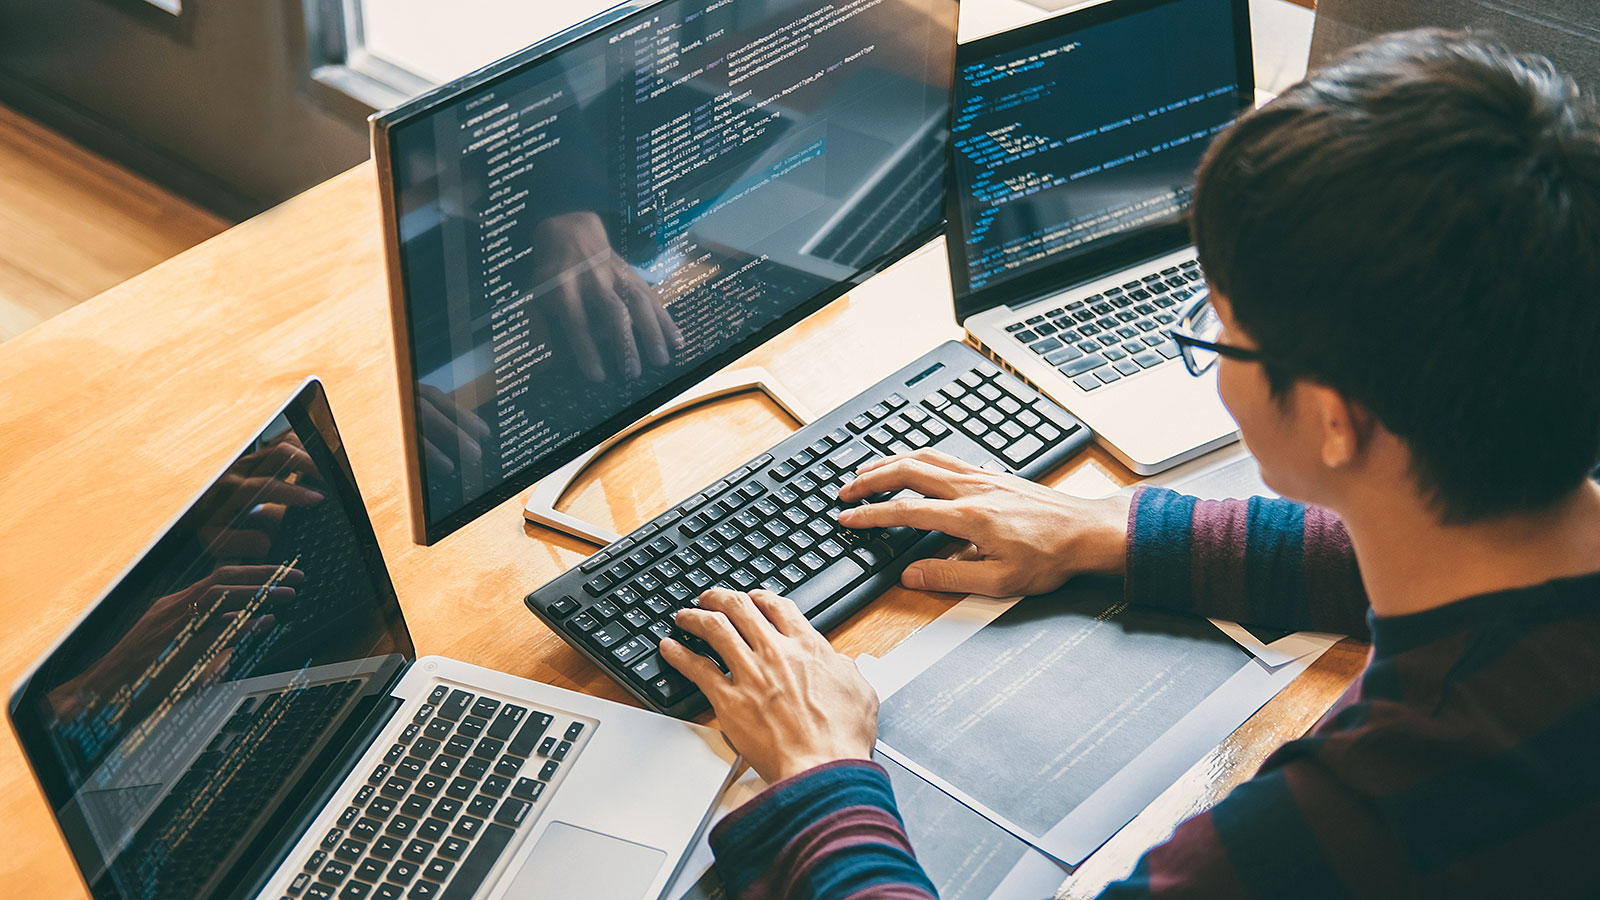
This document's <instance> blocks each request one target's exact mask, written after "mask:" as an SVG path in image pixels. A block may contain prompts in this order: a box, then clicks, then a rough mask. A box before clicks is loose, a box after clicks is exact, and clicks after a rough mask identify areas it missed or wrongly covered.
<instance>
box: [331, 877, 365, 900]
mask: <svg viewBox="0 0 1600 900" xmlns="http://www.w3.org/2000/svg"><path fill="white" fill-rule="evenodd" d="M370 893H372V885H370V884H368V883H367V882H365V881H352V882H350V883H349V884H347V885H345V886H344V890H342V891H340V892H339V900H367V895H368V894H370Z"/></svg>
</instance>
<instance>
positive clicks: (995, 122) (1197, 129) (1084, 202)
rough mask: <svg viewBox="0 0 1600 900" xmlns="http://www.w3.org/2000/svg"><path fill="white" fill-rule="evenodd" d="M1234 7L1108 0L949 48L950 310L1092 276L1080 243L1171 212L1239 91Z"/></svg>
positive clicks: (1147, 225)
mask: <svg viewBox="0 0 1600 900" xmlns="http://www.w3.org/2000/svg"><path fill="white" fill-rule="evenodd" d="M1241 5H1242V4H1240V3H1238V2H1236V0H1164V2H1150V0H1113V2H1110V3H1105V4H1102V5H1100V6H1097V7H1092V8H1089V9H1087V10H1084V11H1081V12H1078V13H1072V14H1069V15H1066V16H1063V17H1060V18H1057V19H1052V20H1046V21H1045V22H1042V23H1038V24H1036V25H1033V26H1029V27H1027V28H1024V29H1019V30H1018V31H1015V32H1010V33H1006V34H1002V35H997V36H995V37H993V38H987V39H984V40H982V41H978V42H974V43H973V44H970V45H966V46H963V47H962V48H961V51H960V55H959V57H958V60H957V75H956V88H955V113H954V121H953V125H952V128H951V132H952V134H951V137H952V144H953V154H954V159H953V178H954V191H953V194H954V196H952V198H951V204H952V207H959V208H958V209H953V211H952V215H951V217H950V218H951V222H952V232H951V236H952V238H954V237H957V236H959V238H960V244H959V246H958V247H953V248H952V249H951V254H950V255H951V258H952V259H951V265H952V271H953V272H954V274H955V276H956V277H955V288H956V294H957V302H958V307H959V305H960V303H961V299H962V298H963V296H966V295H971V294H975V293H979V292H983V291H985V290H990V289H993V288H1002V289H1003V290H1005V291H1013V290H1026V287H1025V283H1026V282H1028V281H1029V280H1030V278H1033V277H1036V276H1048V280H1049V281H1051V282H1053V284H1052V285H1051V286H1052V287H1054V288H1060V287H1064V286H1066V285H1068V284H1071V283H1073V281H1075V280H1082V279H1083V278H1087V277H1090V276H1091V275H1093V274H1097V272H1095V271H1093V270H1092V269H1093V266H1094V261H1091V259H1090V257H1091V256H1093V257H1095V259H1096V260H1099V261H1104V260H1105V258H1106V251H1108V250H1110V249H1112V248H1113V247H1114V246H1115V245H1118V244H1125V243H1126V242H1128V241H1130V240H1133V239H1136V238H1138V237H1140V236H1142V235H1143V236H1147V235H1148V234H1149V233H1151V232H1152V231H1153V230H1156V229H1163V228H1164V229H1166V230H1167V231H1168V232H1172V231H1173V226H1174V225H1179V224H1181V223H1182V222H1183V219H1184V215H1185V214H1186V213H1187V211H1188V208H1189V195H1190V191H1191V189H1192V188H1193V185H1194V170H1195V166H1196V165H1197V164H1198V162H1199V160H1200V156H1201V154H1202V153H1203V152H1204V151H1205V148H1206V146H1207V144H1208V143H1209V142H1210V139H1211V137H1212V136H1213V135H1215V134H1216V133H1217V132H1219V131H1221V130H1222V129H1223V128H1225V127H1226V126H1227V125H1228V123H1229V122H1231V121H1232V120H1233V118H1234V117H1235V116H1236V115H1238V113H1239V111H1240V109H1241V106H1242V105H1243V104H1245V103H1248V102H1249V101H1250V97H1249V95H1250V94H1251V93H1252V91H1253V85H1251V84H1250V83H1249V82H1250V81H1251V80H1252V79H1251V76H1250V63H1249V38H1248V31H1247V30H1243V29H1242V28H1241V27H1240V23H1239V22H1238V20H1236V16H1237V15H1240V13H1239V12H1238V8H1239V7H1240V6H1241ZM1247 22H1248V20H1247V19H1245V20H1244V27H1246V28H1247ZM1241 38H1242V40H1241ZM1241 44H1242V45H1243V46H1241ZM1177 234H1178V236H1179V240H1178V245H1180V246H1181V244H1182V243H1183V240H1182V234H1181V231H1180V232H1177ZM1160 249H1163V250H1171V249H1174V248H1173V247H1170V246H1169V247H1164V248H1160ZM1157 252H1159V251H1157ZM1117 264H1125V262H1119V263H1117ZM1085 268H1089V269H1091V270H1090V271H1083V270H1084V269H1085ZM1107 268H1109V266H1108V267H1107ZM1074 275H1076V276H1077V277H1076V278H1074V277H1073V276H1074ZM1015 299H1021V298H1015ZM987 305H993V304H992V303H990V304H987ZM974 311H976V310H974V309H968V310H965V311H963V310H961V309H959V308H958V314H960V317H961V318H965V315H966V314H970V312H974Z"/></svg>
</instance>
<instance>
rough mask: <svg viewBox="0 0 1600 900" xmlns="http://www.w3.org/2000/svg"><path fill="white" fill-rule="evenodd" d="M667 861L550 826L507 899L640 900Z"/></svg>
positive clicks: (650, 851) (581, 831)
mask: <svg viewBox="0 0 1600 900" xmlns="http://www.w3.org/2000/svg"><path fill="white" fill-rule="evenodd" d="M666 859H667V854H666V853H664V852H662V851H660V850H657V849H655V848H654V847H646V846H644V845H643V844H635V843H633V842H631V841H624V840H621V839H619V838H614V837H608V836H606V835H603V834H599V833H598V832H594V831H590V830H588V829H586V828H579V827H577V826H575V825H568V824H567V823H565V822H552V823H550V827H549V828H547V829H545V832H544V835H543V836H541V837H540V838H539V843H538V844H536V845H534V848H533V853H532V854H531V855H529V856H528V859H527V862H525V863H523V864H522V871H520V872H518V873H517V876H516V878H515V879H514V880H513V881H512V883H511V890H509V891H507V892H506V894H505V896H507V897H561V898H563V900H639V898H642V897H644V896H645V891H647V890H649V888H650V881H651V879H653V878H655V877H656V873H657V872H658V871H660V869H661V864H662V863H663V862H665V861H666Z"/></svg>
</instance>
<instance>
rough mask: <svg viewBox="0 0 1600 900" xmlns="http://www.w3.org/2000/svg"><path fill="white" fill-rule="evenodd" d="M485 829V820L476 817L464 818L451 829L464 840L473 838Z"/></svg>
mask: <svg viewBox="0 0 1600 900" xmlns="http://www.w3.org/2000/svg"><path fill="white" fill-rule="evenodd" d="M482 828H483V820H482V819H480V818H477V817H476V816H462V817H461V818H459V819H457V820H456V824H455V827H454V828H452V829H450V830H451V831H452V832H454V833H455V834H458V835H460V836H461V837H464V838H468V839H470V838H472V837H473V836H475V835H477V833H478V831H479V830H480V829H482Z"/></svg>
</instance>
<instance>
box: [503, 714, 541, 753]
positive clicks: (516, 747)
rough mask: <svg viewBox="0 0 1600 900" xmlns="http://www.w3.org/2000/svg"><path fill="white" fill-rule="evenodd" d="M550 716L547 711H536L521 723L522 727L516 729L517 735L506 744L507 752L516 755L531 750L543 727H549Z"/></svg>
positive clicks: (537, 740) (530, 751)
mask: <svg viewBox="0 0 1600 900" xmlns="http://www.w3.org/2000/svg"><path fill="white" fill-rule="evenodd" d="M550 722H551V716H550V714H549V713H542V712H536V713H534V714H533V715H531V716H529V717H528V718H527V720H526V721H524V722H523V723H522V728H521V729H520V730H518V731H517V736H516V737H515V738H512V740H511V743H510V744H507V745H506V752H507V753H515V754H516V755H517V756H527V755H528V754H530V753H532V752H533V748H534V745H535V744H537V743H538V742H539V738H540V737H542V736H543V735H544V732H545V729H547V728H549V727H550Z"/></svg>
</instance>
